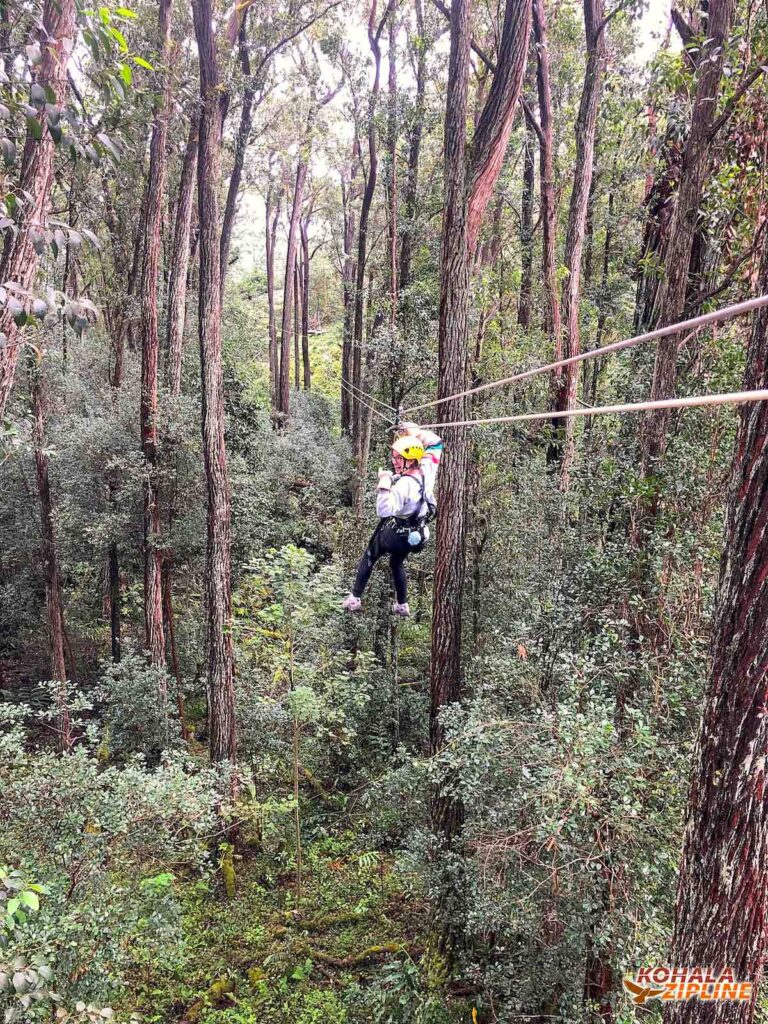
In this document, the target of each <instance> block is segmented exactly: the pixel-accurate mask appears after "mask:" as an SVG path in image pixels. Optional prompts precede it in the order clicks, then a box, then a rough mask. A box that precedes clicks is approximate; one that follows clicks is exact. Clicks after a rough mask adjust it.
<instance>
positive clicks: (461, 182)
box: [429, 0, 470, 847]
mask: <svg viewBox="0 0 768 1024" xmlns="http://www.w3.org/2000/svg"><path fill="white" fill-rule="evenodd" d="M469 21H470V15H469V3H467V2H465V0H453V4H452V5H451V52H450V62H449V66H448V91H447V97H446V111H445V132H444V139H445V144H444V147H445V156H444V161H445V201H444V205H443V226H442V239H441V250H440V319H439V334H438V348H439V375H438V391H437V394H438V398H443V397H445V396H447V395H451V394H454V393H456V392H459V391H463V390H464V389H465V388H466V382H467V335H468V326H469V325H468V316H469V300H470V289H469V269H470V255H469V238H468V231H467V199H468V182H467V177H468V175H467V159H466V119H467V79H468V71H469V49H470V27H469ZM438 409H439V413H438V419H440V420H441V421H442V420H462V419H464V418H465V400H464V399H463V398H460V399H457V400H455V401H452V402H446V404H445V405H440V406H438ZM444 434H445V442H446V449H445V455H444V459H443V462H442V465H441V467H440V506H441V507H440V527H439V529H438V531H437V551H436V556H435V579H434V612H433V618H432V650H431V661H430V728H429V737H430V751H431V752H432V754H436V753H437V752H438V751H439V750H441V749H442V747H443V744H444V742H445V727H444V724H443V722H442V719H441V714H442V711H443V709H444V708H445V707H447V706H449V705H451V704H454V703H455V702H456V701H458V700H459V699H460V696H461V682H460V681H461V602H462V588H463V582H464V553H465V542H466V521H465V488H466V478H467V438H466V429H465V428H464V427H448V428H446V429H445V431H444ZM432 815H433V821H434V825H435V829H436V831H437V832H438V834H439V835H440V836H441V838H442V839H443V841H444V842H445V843H446V844H447V845H448V846H449V847H450V845H451V843H452V842H453V841H454V840H455V838H456V837H457V836H458V834H459V832H460V831H461V827H462V823H463V817H464V809H463V805H462V803H461V801H460V800H458V799H456V798H455V797H453V796H450V795H448V794H445V793H441V792H438V793H437V794H436V795H435V797H434V799H433V802H432Z"/></svg>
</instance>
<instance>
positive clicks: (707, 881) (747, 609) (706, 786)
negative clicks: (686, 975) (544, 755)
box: [664, 3, 768, 1024]
mask: <svg viewBox="0 0 768 1024" xmlns="http://www.w3.org/2000/svg"><path fill="white" fill-rule="evenodd" d="M713 7H714V3H713V4H711V5H710V12H712V9H713ZM760 276H761V281H760V289H759V291H760V293H761V294H762V293H764V292H765V291H766V290H768V250H764V252H763V263H762V271H761V275H760ZM752 315H753V317H754V320H753V325H752V332H751V336H750V340H749V347H748V351H747V365H746V371H745V376H744V390H745V391H746V390H749V391H751V390H752V389H754V388H765V387H768V310H766V309H765V308H763V309H760V310H757V311H756V312H755V313H753V314H752ZM767 513H768V404H767V403H765V402H755V403H754V404H750V405H745V406H743V407H742V409H741V412H740V422H739V428H738V434H737V438H736V445H735V449H734V456H733V463H732V468H731V479H730V491H729V498H728V506H727V512H726V523H725V537H724V545H723V557H722V561H721V565H720V580H719V584H718V592H717V600H716V606H715V615H714V628H713V634H712V663H711V668H710V671H709V678H708V681H707V688H706V695H705V698H704V709H703V716H702V721H701V727H700V731H699V739H698V744H697V750H696V756H695V763H694V769H693V776H692V780H691V788H690V792H689V796H688V812H687V821H686V828H685V839H684V842H683V853H682V860H681V865H680V879H679V882H678V889H677V903H676V907H675V928H674V938H673V942H672V951H673V952H672V958H671V962H672V963H673V964H680V965H690V966H693V965H695V964H701V965H706V966H710V967H712V968H715V969H722V968H724V967H730V968H732V969H733V971H734V972H735V975H736V978H738V979H749V980H751V981H753V982H754V983H755V994H757V984H758V982H759V981H760V978H761V974H762V970H763V965H764V962H765V945H766V927H765V923H766V916H767V914H768V802H766V799H765V792H766V752H768V716H766V714H765V713H764V708H765V694H766V684H768V587H766V585H765V580H766V577H768V514H767ZM735 908H738V913H737V914H734V909H735ZM664 1019H665V1021H666V1022H667V1024H694V1022H695V1024H721V1022H722V1024H725V1022H726V1021H727V1022H728V1024H735V1022H739V1024H751V1022H752V1021H753V1020H754V1019H755V1001H754V999H753V1001H752V1002H751V1003H727V1002H717V1003H716V1002H701V1001H700V1000H698V999H691V1000H690V1001H688V1002H685V1003H678V1004H674V1005H673V1006H671V1007H669V1008H668V1009H667V1011H666V1013H665V1017H664Z"/></svg>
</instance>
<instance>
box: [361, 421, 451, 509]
mask: <svg viewBox="0 0 768 1024" xmlns="http://www.w3.org/2000/svg"><path fill="white" fill-rule="evenodd" d="M412 433H413V435H414V436H415V437H418V438H419V440H420V441H421V442H422V444H423V445H424V449H425V451H424V455H423V456H422V457H421V459H420V460H419V472H418V473H403V475H402V476H394V477H390V476H384V477H383V478H382V481H381V482H380V483H379V487H378V489H377V491H376V515H378V516H380V517H381V518H382V519H386V518H388V517H389V516H397V517H398V518H400V519H408V518H409V517H410V516H412V515H413V513H414V512H416V511H417V510H418V509H419V506H420V505H422V506H423V508H422V510H421V511H422V512H423V514H425V515H426V512H427V502H426V500H425V501H422V498H421V481H422V476H423V479H424V495H425V498H429V500H430V502H432V503H434V501H435V478H436V477H437V468H438V466H439V465H440V458H441V456H442V454H443V442H442V440H441V439H440V438H439V437H438V435H437V434H435V433H433V432H432V431H430V430H418V431H416V430H412Z"/></svg>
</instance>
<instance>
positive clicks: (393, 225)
mask: <svg viewBox="0 0 768 1024" xmlns="http://www.w3.org/2000/svg"><path fill="white" fill-rule="evenodd" d="M397 12H398V0H394V2H393V4H392V5H391V9H390V13H389V47H388V49H387V59H388V62H389V73H388V77H387V87H388V92H389V95H388V108H389V109H388V112H387V154H388V157H389V168H388V170H389V180H388V183H387V200H388V203H387V206H388V210H387V214H388V216H387V231H388V234H389V302H390V314H389V316H390V326H391V327H392V329H393V330H394V328H395V322H396V320H397V293H398V288H397Z"/></svg>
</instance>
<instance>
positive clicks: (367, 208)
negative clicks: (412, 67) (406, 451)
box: [352, 0, 394, 504]
mask: <svg viewBox="0 0 768 1024" xmlns="http://www.w3.org/2000/svg"><path fill="white" fill-rule="evenodd" d="M376 2H377V0H371V8H370V13H369V15H368V43H369V45H370V47H371V53H372V54H373V67H374V73H373V85H372V86H371V92H370V96H369V98H368V177H367V179H366V182H365V190H364V192H363V202H362V206H361V208H360V224H359V227H358V233H357V268H356V270H357V274H356V280H355V320H354V329H353V333H352V383H353V384H354V385H355V387H356V388H359V389H362V388H363V310H364V293H365V270H366V259H367V248H368V217H369V215H370V212H371V203H372V202H373V193H374V191H375V189H376V181H377V177H378V167H379V158H378V152H377V149H376V107H377V104H378V99H379V88H380V75H381V47H380V42H381V33H382V31H383V29H384V24H385V22H386V20H387V15H388V13H389V11H390V10H391V9H392V7H393V5H394V0H389V5H388V7H387V10H386V11H385V12H384V15H383V17H382V19H381V21H380V22H379V24H378V26H377V25H376ZM352 408H353V410H354V413H353V430H352V433H353V436H354V438H355V440H356V443H357V453H356V454H357V480H358V483H360V482H361V479H362V477H363V476H364V472H365V467H364V466H363V465H362V462H361V459H362V447H364V446H361V443H360V442H361V439H362V434H363V432H364V431H363V415H362V413H363V406H362V404H361V403H360V402H358V401H357V400H356V399H355V398H353V399H352ZM356 504H357V502H356Z"/></svg>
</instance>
